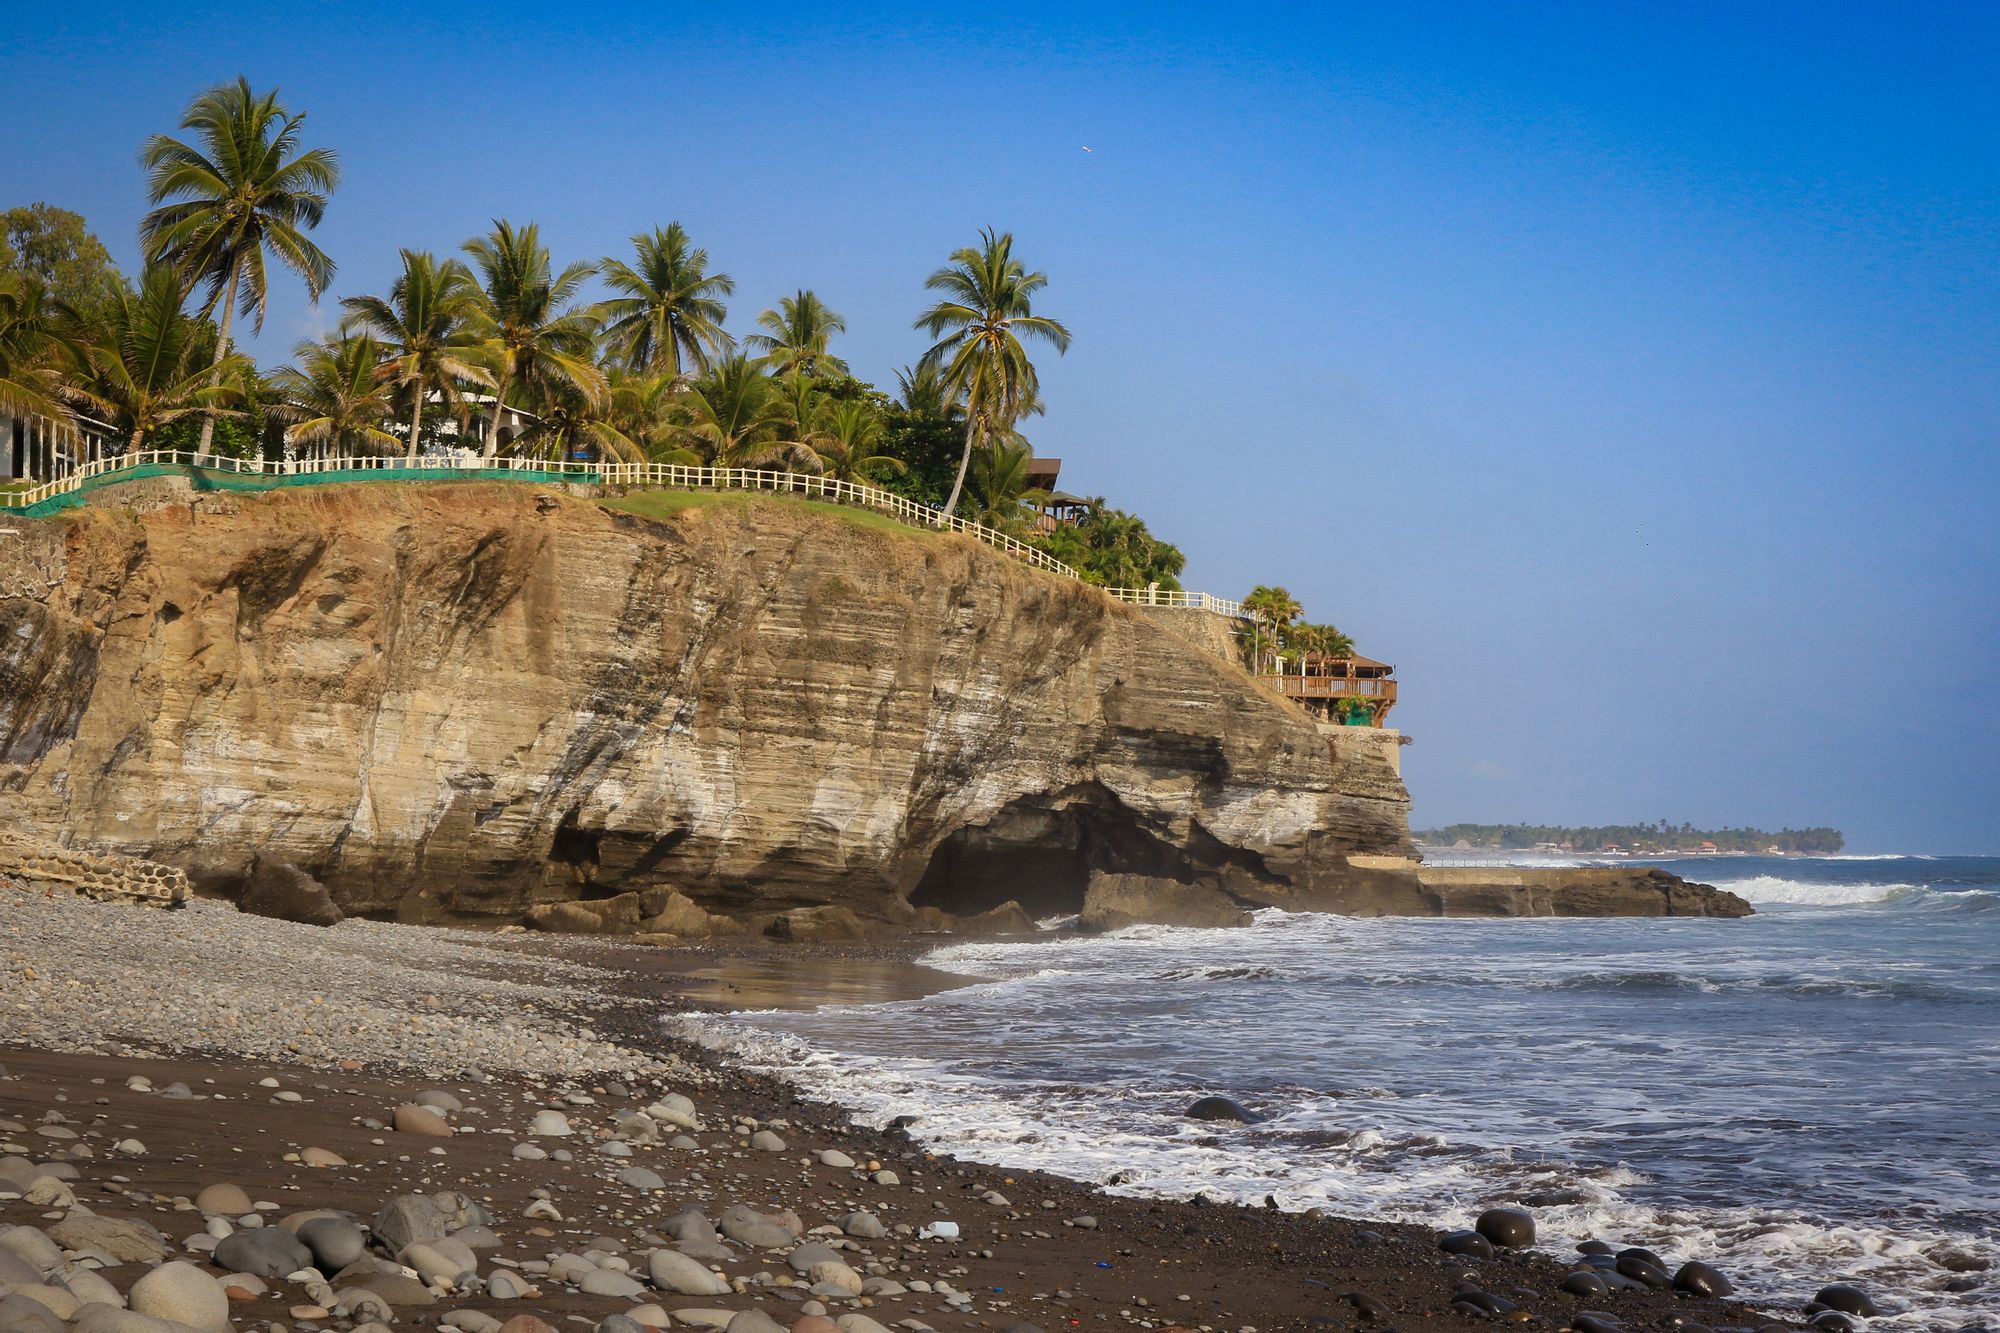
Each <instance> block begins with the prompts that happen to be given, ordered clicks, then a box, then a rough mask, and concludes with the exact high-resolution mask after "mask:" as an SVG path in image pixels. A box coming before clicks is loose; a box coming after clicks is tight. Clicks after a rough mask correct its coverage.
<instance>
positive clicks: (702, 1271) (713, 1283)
mask: <svg viewBox="0 0 2000 1333" xmlns="http://www.w3.org/2000/svg"><path fill="white" fill-rule="evenodd" d="M646 1271H647V1273H648V1274H649V1275H650V1276H651V1277H652V1279H653V1285H654V1286H656V1287H658V1288H659V1289H660V1290H661V1291H671V1292H673V1293H674V1294H675V1295H679V1296H723V1295H727V1294H728V1292H729V1283H728V1282H726V1281H724V1280H723V1279H722V1278H720V1277H718V1276H716V1275H715V1274H714V1273H712V1272H710V1271H709V1270H708V1268H707V1266H706V1265H704V1264H702V1263H700V1262H699V1261H697V1260H694V1259H690V1258H689V1257H688V1256H686V1255H685V1254H682V1253H680V1252H679V1251H678V1250H654V1251H653V1252H652V1254H650V1255H648V1256H647V1258H646Z"/></svg>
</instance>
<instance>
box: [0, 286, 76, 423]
mask: <svg viewBox="0 0 2000 1333" xmlns="http://www.w3.org/2000/svg"><path fill="white" fill-rule="evenodd" d="M64 313H65V312H64V311H63V310H62V309H61V307H60V305H59V304H58V303H57V302H54V301H52V300H50V299H49V296H48V290H47V288H45V287H43V285H42V284H41V283H40V282H39V281H37V280H36V279H34V278H32V277H29V276H28V275H27V274H24V273H0V413H5V414H7V415H10V416H44V417H50V418H53V419H54V420H57V421H67V420H68V419H69V416H70V412H69V409H68V408H67V407H66V406H64V405H63V403H62V400H61V394H62V374H61V371H60V370H59V368H58V365H57V356H58V353H59V352H60V351H61V349H62V339H61V337H60V333H59V326H60V324H61V322H62V317H63V316H64Z"/></svg>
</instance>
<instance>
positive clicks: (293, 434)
mask: <svg viewBox="0 0 2000 1333" xmlns="http://www.w3.org/2000/svg"><path fill="white" fill-rule="evenodd" d="M382 361H383V347H382V344H380V343H378V342H376V341H375V340H374V339H373V338H371V337H369V336H368V335H366V334H357V335H355V336H352V337H346V338H328V339H324V340H320V341H308V342H302V343H300V344H299V345H298V346H297V347H295V348H293V349H292V364H291V365H289V366H280V367H279V368H278V369H277V370H276V371H274V372H273V373H272V375H271V385H272V388H273V389H275V390H276V391H277V394H278V398H279V401H278V404H277V405H276V406H275V407H273V409H272V414H273V415H275V416H277V417H278V418H279V419H280V420H282V421H285V422H288V423H289V424H288V425H287V426H286V427H285V443H286V444H288V445H291V446H292V447H293V448H294V449H299V448H312V449H317V450H320V451H321V452H322V453H331V454H333V455H334V456H337V457H347V456H349V455H354V454H393V453H395V452H396V450H397V449H399V448H401V447H402V441H400V440H398V439H397V438H396V437H395V436H394V435H391V434H390V433H389V432H388V431H386V430H383V429H382V424H383V423H384V422H386V421H387V420H388V419H389V417H390V414H391V413H393V412H394V411H395V404H394V403H393V402H392V401H391V400H390V395H389V390H388V385H387V384H386V383H385V381H384V380H383V378H382Z"/></svg>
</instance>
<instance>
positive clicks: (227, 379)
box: [66, 264, 254, 453]
mask: <svg viewBox="0 0 2000 1333" xmlns="http://www.w3.org/2000/svg"><path fill="white" fill-rule="evenodd" d="M182 295H183V292H182V288H181V277H180V274H179V273H178V272H176V271H175V270H174V269H172V268H169V267H167V266H166V265H164V264H153V265H149V266H148V267H147V269H146V271H145V274H144V276H143V277H141V279H140V281H139V290H138V291H136V292H120V293H119V294H118V296H117V298H116V299H115V300H113V301H112V302H111V303H110V304H109V305H108V306H107V307H106V308H105V310H104V312H103V322H102V324H101V325H100V326H99V327H98V329H97V332H96V337H95V338H94V339H92V341H91V342H90V343H89V345H88V346H86V347H85V349H84V354H85V357H86V360H87V366H88V369H87V372H86V374H85V375H83V376H81V377H79V379H78V380H77V381H76V382H73V383H72V384H71V385H70V386H69V388H68V389H67V391H66V392H67V393H68V394H69V396H71V397H72V398H74V399H75V400H76V401H78V402H80V403H82V404H83V405H85V406H86V407H88V408H89V409H90V410H91V412H92V414H93V415H95V416H99V417H102V418H103V419H104V420H105V421H107V422H108V423H110V424H111V426H112V427H113V428H114V429H115V430H117V431H118V432H119V433H120V434H122V435H124V436H125V437H126V445H125V447H126V449H127V450H128V451H130V452H133V453H137V452H138V451H139V450H141V449H143V448H145V447H146V437H147V436H149V435H152V434H154V433H155V432H157V431H159V430H160V429H162V428H163V427H166V426H171V425H173V424H174V423H175V422H176V421H179V420H181V419H182V418H184V417H187V416H190V415H194V414H202V415H203V416H204V417H206V418H210V419H212V418H213V417H214V416H216V415H223V416H235V415H237V413H236V412H234V411H233V410H231V409H230V406H229V405H230V404H232V403H234V402H235V401H237V400H238V399H239V398H240V397H241V396H242V384H243V381H244V380H245V379H246V378H247V377H249V376H250V375H252V374H254V368H253V367H252V366H251V364H250V361H249V358H247V357H244V356H240V355H238V354H236V353H234V352H224V353H223V354H222V355H220V356H213V355H212V348H211V345H210V339H211V338H212V337H213V336H214V335H213V333H212V331H211V329H210V327H209V325H208V323H207V321H205V320H199V319H194V318H192V317H190V316H189V315H187V314H186V313H184V312H183V311H182V310H181V298H182Z"/></svg>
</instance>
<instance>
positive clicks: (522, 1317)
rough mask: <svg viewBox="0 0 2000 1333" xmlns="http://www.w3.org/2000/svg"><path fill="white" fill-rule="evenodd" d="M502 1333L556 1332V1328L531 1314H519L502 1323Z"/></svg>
mask: <svg viewBox="0 0 2000 1333" xmlns="http://www.w3.org/2000/svg"><path fill="white" fill-rule="evenodd" d="M500 1333H555V1330H554V1329H552V1328H550V1327H549V1326H548V1325H547V1324H545V1323H543V1322H542V1321H541V1320H539V1319H537V1318H535V1316H533V1315H531V1314H517V1315H515V1316H514V1317H513V1318H512V1319H509V1320H508V1321H507V1322H506V1323H504V1324H502V1325H500Z"/></svg>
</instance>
